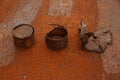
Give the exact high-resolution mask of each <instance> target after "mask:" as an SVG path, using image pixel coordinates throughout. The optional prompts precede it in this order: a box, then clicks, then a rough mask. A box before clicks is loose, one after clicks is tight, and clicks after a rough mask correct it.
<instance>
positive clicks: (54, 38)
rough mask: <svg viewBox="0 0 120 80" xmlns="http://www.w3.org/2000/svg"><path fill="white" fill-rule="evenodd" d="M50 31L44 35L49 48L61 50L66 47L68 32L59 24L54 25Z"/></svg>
mask: <svg viewBox="0 0 120 80" xmlns="http://www.w3.org/2000/svg"><path fill="white" fill-rule="evenodd" d="M56 26H57V27H56V28H54V29H53V30H52V31H50V32H49V33H47V35H46V44H47V46H48V47H49V48H50V49H53V50H62V49H64V48H66V47H67V44H68V32H67V30H66V29H65V28H64V27H63V26H61V25H56Z"/></svg>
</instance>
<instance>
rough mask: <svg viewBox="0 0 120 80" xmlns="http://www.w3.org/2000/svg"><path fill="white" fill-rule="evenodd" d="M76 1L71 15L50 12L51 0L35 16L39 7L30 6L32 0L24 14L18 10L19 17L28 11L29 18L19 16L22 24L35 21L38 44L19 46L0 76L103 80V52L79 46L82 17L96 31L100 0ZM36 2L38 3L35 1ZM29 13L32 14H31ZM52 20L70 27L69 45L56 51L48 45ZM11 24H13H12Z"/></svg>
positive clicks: (50, 79)
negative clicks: (22, 47)
mask: <svg viewBox="0 0 120 80" xmlns="http://www.w3.org/2000/svg"><path fill="white" fill-rule="evenodd" d="M24 1H36V0H24ZM39 1H40V0H38V2H37V3H38V4H39V3H40V2H39ZM3 2H4V1H3ZM73 2H74V4H75V5H74V7H73V8H72V10H71V14H70V16H69V17H66V16H64V15H59V16H54V15H53V16H50V15H48V12H49V5H50V1H49V0H43V4H42V7H39V9H40V10H39V12H38V14H37V17H36V19H34V18H33V17H32V18H31V16H32V14H33V13H34V10H35V12H36V9H37V10H38V8H34V9H31V6H32V5H33V4H32V2H30V3H31V4H30V5H28V6H29V8H26V9H27V10H26V9H24V10H22V11H25V12H24V13H22V15H21V13H18V14H19V15H18V16H20V17H22V16H25V15H26V14H27V15H26V16H27V18H24V17H23V18H22V19H21V18H18V19H19V20H18V19H17V20H15V22H16V21H17V22H19V24H21V23H23V22H24V21H25V23H31V22H32V25H33V26H34V28H35V45H34V46H33V47H32V48H30V49H26V50H21V51H20V50H17V53H16V54H17V56H16V59H15V60H14V61H13V63H12V64H10V65H8V66H6V67H2V68H0V79H2V80H5V79H9V80H22V79H28V80H37V79H38V80H39V79H40V80H102V76H103V75H102V74H103V69H102V60H101V58H100V57H101V56H100V55H99V54H95V53H90V52H85V51H82V50H81V49H80V44H81V43H80V39H79V32H78V26H79V23H80V21H81V19H84V21H85V22H86V25H87V26H88V29H89V30H91V31H94V30H95V29H96V27H97V25H98V18H97V16H98V10H97V2H96V0H74V1H73ZM35 3H36V2H35ZM86 5H87V6H86ZM6 6H7V5H6ZM9 6H10V5H9ZM34 6H37V5H36V4H34ZM66 9H67V8H66ZM18 11H19V9H18ZM20 11H21V9H20ZM26 11H27V13H26ZM29 11H31V12H29ZM30 13H31V15H28V14H30ZM29 17H30V18H29ZM34 17H35V16H34ZM26 20H30V21H26ZM10 23H12V22H10ZM50 23H57V24H61V25H64V26H66V28H67V30H68V48H67V49H64V50H61V51H53V50H50V49H49V48H48V47H47V46H46V43H45V35H46V33H47V32H49V31H50V30H51V29H53V27H49V26H48V24H50ZM16 25H17V24H16ZM8 27H10V25H9V26H8ZM9 47H11V46H9Z"/></svg>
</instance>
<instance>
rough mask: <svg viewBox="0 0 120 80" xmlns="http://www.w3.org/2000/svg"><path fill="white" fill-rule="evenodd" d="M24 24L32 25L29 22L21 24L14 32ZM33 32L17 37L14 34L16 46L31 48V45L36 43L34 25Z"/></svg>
mask: <svg viewBox="0 0 120 80" xmlns="http://www.w3.org/2000/svg"><path fill="white" fill-rule="evenodd" d="M22 26H29V27H30V28H31V27H32V26H31V25H29V24H21V25H18V26H16V27H15V28H13V30H12V32H13V31H14V30H16V29H17V28H19V27H22ZM23 33H24V31H23ZM31 33H32V34H31V35H30V36H27V37H23V38H20V37H17V36H16V35H14V34H13V39H14V44H15V46H16V47H18V48H30V47H32V46H33V45H34V28H33V27H32V32H31ZM24 34H25V33H24Z"/></svg>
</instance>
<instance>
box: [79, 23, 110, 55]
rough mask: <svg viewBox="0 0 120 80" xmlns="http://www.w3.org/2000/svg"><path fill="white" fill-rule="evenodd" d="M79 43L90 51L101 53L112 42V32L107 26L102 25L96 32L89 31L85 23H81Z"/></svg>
mask: <svg viewBox="0 0 120 80" xmlns="http://www.w3.org/2000/svg"><path fill="white" fill-rule="evenodd" d="M81 26H82V27H81V31H80V35H81V43H82V48H84V49H85V50H88V51H91V52H97V53H102V52H104V51H105V50H106V49H107V46H108V45H111V44H112V33H111V32H110V29H109V27H104V28H102V29H99V30H97V31H96V32H94V33H93V32H89V31H88V30H87V27H86V25H85V24H84V23H83V22H82V24H81Z"/></svg>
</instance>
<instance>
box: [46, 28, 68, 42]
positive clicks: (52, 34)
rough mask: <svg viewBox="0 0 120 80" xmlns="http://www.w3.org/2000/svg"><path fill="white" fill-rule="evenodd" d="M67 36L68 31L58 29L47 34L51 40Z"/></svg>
mask: <svg viewBox="0 0 120 80" xmlns="http://www.w3.org/2000/svg"><path fill="white" fill-rule="evenodd" d="M66 36H67V31H66V29H64V28H61V27H57V28H55V29H54V30H52V31H50V32H49V33H48V34H47V37H48V38H50V39H55V40H56V39H62V38H64V37H66Z"/></svg>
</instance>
